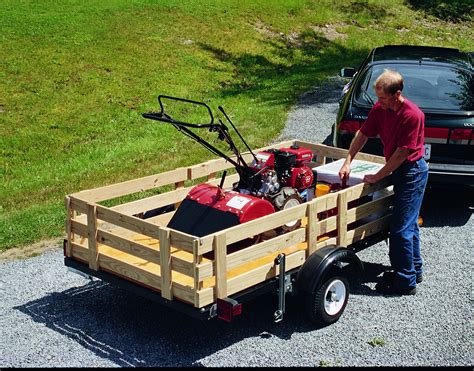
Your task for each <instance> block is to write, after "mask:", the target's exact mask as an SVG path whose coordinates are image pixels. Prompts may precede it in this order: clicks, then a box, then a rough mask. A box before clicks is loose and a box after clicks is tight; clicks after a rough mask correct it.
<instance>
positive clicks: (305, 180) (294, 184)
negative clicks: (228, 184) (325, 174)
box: [239, 145, 314, 197]
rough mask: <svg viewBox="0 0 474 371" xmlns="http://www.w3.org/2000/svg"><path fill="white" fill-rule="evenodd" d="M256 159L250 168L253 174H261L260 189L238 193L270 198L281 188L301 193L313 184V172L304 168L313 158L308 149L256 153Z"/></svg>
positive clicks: (294, 148)
mask: <svg viewBox="0 0 474 371" xmlns="http://www.w3.org/2000/svg"><path fill="white" fill-rule="evenodd" d="M256 158H257V160H254V161H253V163H252V165H251V168H252V170H254V172H255V174H258V173H260V174H261V180H262V184H261V187H260V188H259V189H258V190H243V189H239V191H240V192H244V193H249V194H254V195H255V196H257V197H272V196H273V195H274V194H275V193H277V192H278V191H280V189H281V188H283V187H289V188H294V189H296V190H297V191H298V192H302V191H304V190H305V189H307V188H309V187H310V186H311V185H312V184H313V180H314V175H313V172H312V170H311V169H310V168H309V167H308V166H306V164H307V163H308V162H310V161H311V160H312V158H313V152H311V150H310V149H308V148H300V147H298V146H296V145H293V146H291V147H289V148H280V149H270V150H267V151H262V152H259V153H257V155H256ZM257 161H258V162H257Z"/></svg>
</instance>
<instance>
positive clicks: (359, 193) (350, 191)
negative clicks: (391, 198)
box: [347, 178, 392, 201]
mask: <svg viewBox="0 0 474 371" xmlns="http://www.w3.org/2000/svg"><path fill="white" fill-rule="evenodd" d="M391 184H392V183H391V182H390V179H388V178H384V179H382V180H380V181H378V182H377V183H375V184H364V183H360V184H356V185H354V186H352V187H349V188H347V201H353V200H356V199H358V198H361V197H364V196H367V195H368V194H370V193H374V192H376V191H379V190H381V189H383V188H386V187H388V186H390V185H391Z"/></svg>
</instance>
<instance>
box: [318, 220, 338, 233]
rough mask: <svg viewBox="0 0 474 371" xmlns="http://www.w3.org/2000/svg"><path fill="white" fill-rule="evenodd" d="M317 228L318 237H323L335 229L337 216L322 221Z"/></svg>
mask: <svg viewBox="0 0 474 371" xmlns="http://www.w3.org/2000/svg"><path fill="white" fill-rule="evenodd" d="M318 228H319V235H324V234H326V233H329V232H332V231H333V230H335V229H336V228H337V215H335V216H330V217H329V218H326V219H322V220H321V221H320V222H318Z"/></svg>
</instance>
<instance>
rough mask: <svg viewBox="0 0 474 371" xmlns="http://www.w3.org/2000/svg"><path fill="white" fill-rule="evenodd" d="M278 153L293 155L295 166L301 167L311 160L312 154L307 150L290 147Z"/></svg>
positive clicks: (281, 149)
mask: <svg viewBox="0 0 474 371" xmlns="http://www.w3.org/2000/svg"><path fill="white" fill-rule="evenodd" d="M280 151H283V152H289V153H292V154H294V155H295V156H296V166H302V165H304V164H306V163H308V162H310V161H311V160H312V159H313V152H312V151H311V150H310V149H309V148H304V147H298V146H291V147H288V148H287V147H285V148H280Z"/></svg>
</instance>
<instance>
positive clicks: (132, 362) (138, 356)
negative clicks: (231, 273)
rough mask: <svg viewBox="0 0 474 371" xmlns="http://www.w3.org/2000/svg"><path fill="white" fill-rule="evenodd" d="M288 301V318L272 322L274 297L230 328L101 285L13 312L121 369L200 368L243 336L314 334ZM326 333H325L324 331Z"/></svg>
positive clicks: (250, 306)
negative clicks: (205, 360)
mask: <svg viewBox="0 0 474 371" xmlns="http://www.w3.org/2000/svg"><path fill="white" fill-rule="evenodd" d="M300 307H301V304H300V303H298V302H296V301H295V299H294V298H289V300H287V305H286V309H287V311H286V313H285V319H284V321H282V322H279V323H274V322H273V312H274V311H275V310H276V309H277V297H276V296H264V297H260V298H258V299H256V300H253V301H251V302H249V303H246V304H245V305H244V311H243V314H242V315H241V316H240V317H239V318H238V319H237V320H236V321H235V322H233V323H232V324H227V323H225V322H222V321H219V320H216V319H213V320H210V321H200V320H196V319H193V318H190V317H188V316H185V315H184V314H181V313H179V312H176V311H173V310H170V309H166V308H164V307H162V306H160V305H158V304H155V303H153V302H151V301H149V300H147V299H144V298H142V297H139V296H135V295H134V294H131V293H128V292H125V291H123V290H121V289H118V288H115V287H113V286H111V285H109V284H107V283H103V282H101V281H91V282H90V283H88V284H86V285H84V286H82V287H76V288H71V289H68V290H66V291H63V292H58V293H52V294H49V295H47V296H45V297H43V298H40V299H37V300H34V301H31V302H29V303H26V304H24V305H21V306H17V307H15V308H14V309H16V310H19V311H21V312H22V313H24V314H26V315H28V316H30V317H31V318H32V319H33V320H34V321H35V322H37V323H40V324H43V325H44V326H46V327H48V328H49V329H52V330H54V331H57V332H59V333H60V334H61V335H64V336H67V337H68V338H69V339H71V340H73V341H75V342H77V343H79V344H80V345H81V346H82V347H84V348H85V349H87V350H89V351H91V352H94V353H95V354H96V355H97V356H98V357H101V358H104V359H108V360H110V361H111V362H114V363H115V364H117V365H118V366H121V367H153V366H155V367H156V366H159V367H164V366H168V367H171V366H177V367H180V366H200V365H202V364H201V362H200V360H201V359H202V358H205V357H207V356H209V355H212V354H214V353H215V352H218V351H219V350H222V349H225V348H227V347H229V346H231V345H233V344H235V343H237V342H239V341H241V340H242V339H245V338H252V337H261V338H271V337H273V336H276V337H278V338H282V339H290V338H291V336H292V335H293V334H294V333H298V332H308V331H313V330H315V327H314V326H312V325H311V323H310V322H309V320H307V319H306V318H305V316H302V315H301V309H300ZM322 331H324V329H323V330H322Z"/></svg>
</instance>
